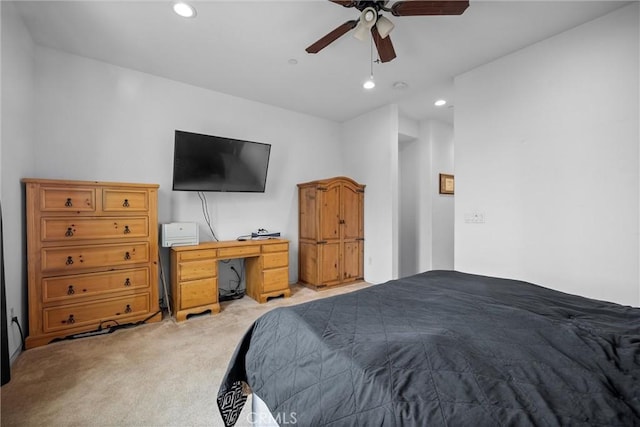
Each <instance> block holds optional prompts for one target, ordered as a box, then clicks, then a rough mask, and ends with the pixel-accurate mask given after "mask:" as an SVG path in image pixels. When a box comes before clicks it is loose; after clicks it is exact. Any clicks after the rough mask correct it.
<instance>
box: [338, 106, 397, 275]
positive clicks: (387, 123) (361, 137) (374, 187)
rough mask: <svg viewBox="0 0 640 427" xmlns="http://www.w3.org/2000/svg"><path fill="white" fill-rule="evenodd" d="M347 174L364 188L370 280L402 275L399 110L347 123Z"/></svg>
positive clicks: (366, 261)
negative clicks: (399, 203) (400, 257)
mask: <svg viewBox="0 0 640 427" xmlns="http://www.w3.org/2000/svg"><path fill="white" fill-rule="evenodd" d="M341 140H342V141H343V147H344V148H343V151H342V153H343V157H344V161H345V162H346V167H345V170H346V175H347V176H349V177H351V178H353V179H354V180H356V181H358V182H360V183H362V184H365V185H366V187H365V193H364V200H365V206H364V234H365V253H364V264H365V268H364V270H365V280H366V281H368V282H371V283H381V282H385V281H387V280H390V279H393V278H396V277H397V275H398V108H397V107H396V106H395V105H389V106H386V107H382V108H379V109H377V110H375V111H372V112H369V113H366V114H363V115H361V116H359V117H356V118H355V119H352V120H349V121H347V122H345V123H343V125H342V136H341Z"/></svg>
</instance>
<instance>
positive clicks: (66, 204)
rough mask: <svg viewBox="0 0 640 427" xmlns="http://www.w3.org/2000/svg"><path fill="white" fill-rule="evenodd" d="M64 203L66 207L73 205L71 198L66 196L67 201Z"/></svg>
mask: <svg viewBox="0 0 640 427" xmlns="http://www.w3.org/2000/svg"><path fill="white" fill-rule="evenodd" d="M64 205H65V206H66V207H68V208H70V207H72V206H73V202H72V201H71V198H68V199H67V201H66V202H65V203H64Z"/></svg>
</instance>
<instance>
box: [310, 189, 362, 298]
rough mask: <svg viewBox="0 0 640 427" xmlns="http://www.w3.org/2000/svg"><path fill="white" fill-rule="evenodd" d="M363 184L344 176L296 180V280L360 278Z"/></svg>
mask: <svg viewBox="0 0 640 427" xmlns="http://www.w3.org/2000/svg"><path fill="white" fill-rule="evenodd" d="M364 187H365V186H364V185H362V184H358V183H357V182H355V181H354V180H352V179H351V178H347V177H336V178H330V179H322V180H318V181H312V182H306V183H303V184H298V195H299V198H298V203H299V215H300V217H299V265H298V277H299V281H300V283H302V284H304V285H307V286H310V287H312V288H315V289H318V288H323V287H327V286H335V285H340V284H345V283H351V282H356V281H361V280H364Z"/></svg>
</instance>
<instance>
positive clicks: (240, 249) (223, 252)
mask: <svg viewBox="0 0 640 427" xmlns="http://www.w3.org/2000/svg"><path fill="white" fill-rule="evenodd" d="M258 255H260V246H235V247H230V248H220V249H218V258H220V259H230V258H244V257H249V256H258Z"/></svg>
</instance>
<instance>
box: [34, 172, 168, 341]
mask: <svg viewBox="0 0 640 427" xmlns="http://www.w3.org/2000/svg"><path fill="white" fill-rule="evenodd" d="M22 182H24V183H25V185H26V213H27V265H28V293H29V295H28V297H29V333H28V337H27V339H26V346H27V348H32V347H36V346H40V345H44V344H47V343H49V342H51V341H52V340H54V339H56V338H62V337H67V336H70V335H75V334H78V333H83V332H88V331H93V330H96V329H98V328H100V327H102V328H107V327H111V326H114V325H117V324H120V325H122V324H126V323H131V322H137V321H141V320H147V321H149V322H155V321H159V320H161V318H162V312H161V311H160V309H159V301H158V268H157V260H158V219H157V191H158V190H157V189H158V185H154V184H127V183H115V182H95V181H67V180H45V179H31V178H26V179H23V180H22Z"/></svg>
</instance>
